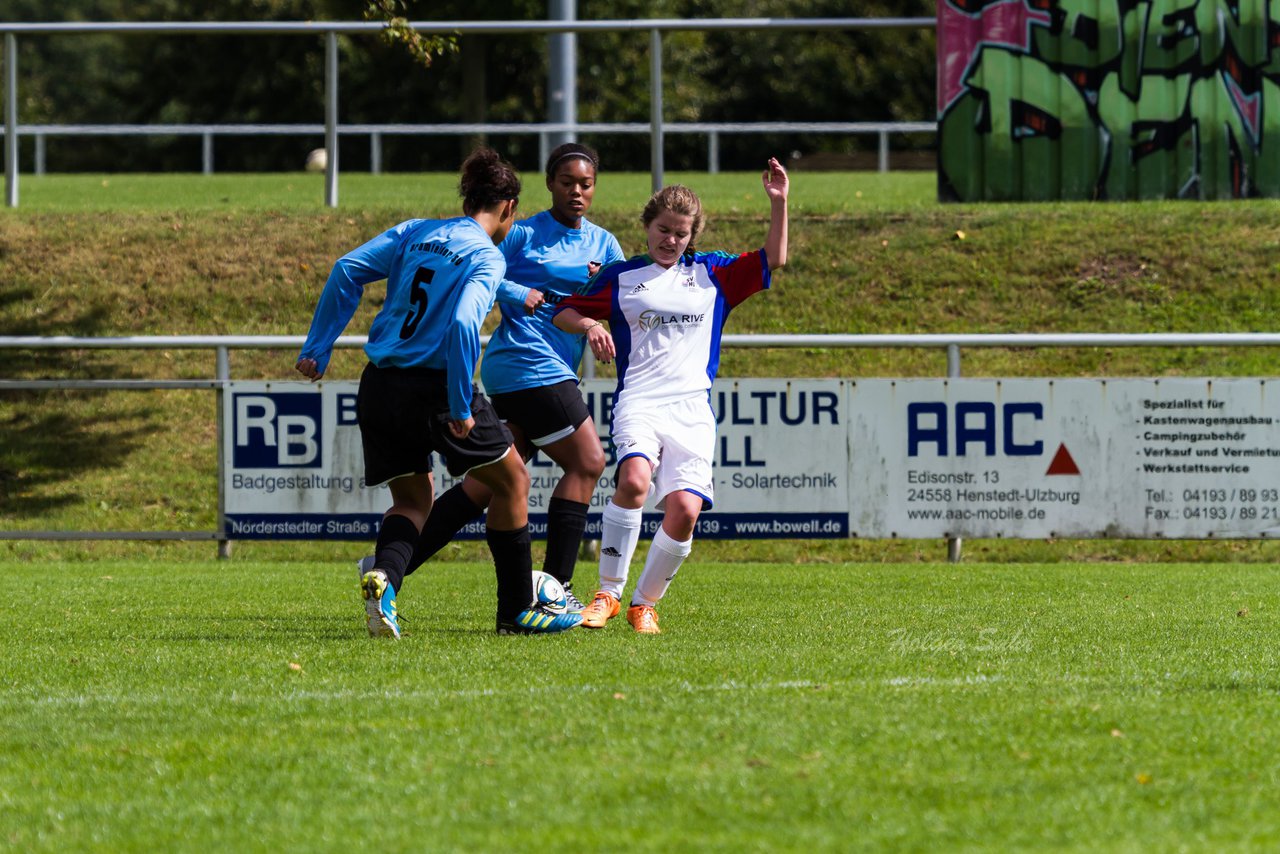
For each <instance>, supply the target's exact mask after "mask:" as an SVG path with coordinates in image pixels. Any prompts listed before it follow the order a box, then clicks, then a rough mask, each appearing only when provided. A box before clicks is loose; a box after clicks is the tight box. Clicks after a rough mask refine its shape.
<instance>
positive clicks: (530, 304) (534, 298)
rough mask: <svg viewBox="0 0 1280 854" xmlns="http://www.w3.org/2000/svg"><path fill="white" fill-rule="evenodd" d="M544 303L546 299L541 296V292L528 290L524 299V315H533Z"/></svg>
mask: <svg viewBox="0 0 1280 854" xmlns="http://www.w3.org/2000/svg"><path fill="white" fill-rule="evenodd" d="M546 301H547V300H546V298H544V297H543V296H542V291H540V290H538V289H537V288H530V289H529V295H528V296H527V297H525V298H524V313H525V314H533V313H534V312H535V311H537V310H538V309H539V308H540V307H541V306H542V305H544V304H545V303H546Z"/></svg>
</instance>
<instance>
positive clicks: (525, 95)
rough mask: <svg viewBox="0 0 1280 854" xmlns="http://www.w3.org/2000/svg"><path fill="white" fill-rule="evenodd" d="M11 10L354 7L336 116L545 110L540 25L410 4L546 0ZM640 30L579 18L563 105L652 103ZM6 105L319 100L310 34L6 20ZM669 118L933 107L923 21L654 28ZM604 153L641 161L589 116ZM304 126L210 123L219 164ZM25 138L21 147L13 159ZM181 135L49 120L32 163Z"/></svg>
mask: <svg viewBox="0 0 1280 854" xmlns="http://www.w3.org/2000/svg"><path fill="white" fill-rule="evenodd" d="M585 5H586V4H580V5H579V9H578V12H579V18H581V19H584V20H588V19H595V20H599V19H631V18H677V19H680V18H743V17H751V18H791V17H848V16H849V8H848V4H847V3H845V2H843V0H806V2H797V0H643V2H642V0H600V2H593V3H591V4H590V6H589V12H590V14H589V15H587V14H584V11H587V10H586V9H584V7H585ZM7 6H8V9H9V11H8V14H7V15H6V17H7V18H8V19H9V20H13V21H77V20H78V21H125V20H148V21H183V20H198V21H214V20H219V21H262V20H277V21H303V20H334V21H358V20H361V19H362V18H364V17H365V16H366V15H368V14H372V15H374V16H375V17H381V18H382V19H383V20H387V21H389V22H390V24H391V26H389V27H388V29H387V30H386V31H385V32H384V33H383V34H382V36H381V37H379V36H377V35H373V34H370V35H367V36H366V35H357V36H343V37H341V39H340V58H339V64H340V87H339V120H340V121H341V122H342V123H344V124H351V123H369V124H379V123H460V122H481V121H483V122H498V123H506V122H512V123H518V122H535V121H543V120H545V119H546V117H547V95H546V89H547V71H548V69H547V62H548V60H547V53H548V51H547V44H548V37H547V36H545V35H537V34H530V35H523V34H520V35H468V36H463V37H457V38H456V39H455V38H453V37H442V36H434V35H433V36H424V35H423V34H421V33H417V32H415V31H414V30H412V28H410V27H408V25H407V24H408V22H411V21H428V20H430V21H462V20H530V21H532V20H541V19H545V17H546V16H547V13H548V9H547V6H548V4H547V2H546V0H504V2H501V3H495V4H485V5H484V6H483V7H481V6H479V5H478V4H475V3H474V2H462V0H431V1H430V2H427V0H222V2H220V3H217V4H196V5H195V6H194V7H193V5H192V4H188V3H184V2H180V0H68V2H63V3H58V4H47V3H45V2H43V0H9V3H8V4H7ZM857 13H858V15H859V16H862V17H875V16H892V17H917V16H920V17H923V16H929V15H931V14H932V4H931V3H926V2H924V0H870V2H867V3H864V4H861V5H860V6H859V8H858V10H857ZM649 41H650V40H649V33H648V31H646V30H632V31H626V32H588V33H581V34H579V36H578V38H577V63H578V76H577V80H578V93H577V94H578V97H577V104H578V117H579V119H580V120H582V121H589V122H596V121H599V122H645V121H647V120H648V118H649ZM18 44H19V55H18V60H19V119H20V121H21V122H22V123H24V124H37V123H39V124H75V123H137V124H147V123H209V124H224V123H237V124H239V123H273V124H276V123H310V124H318V123H321V122H322V121H323V118H324V45H323V39H322V38H321V37H319V36H315V37H313V36H294V35H247V36H215V35H138V34H124V35H115V34H98V35H87V34H66V35H54V36H34V35H33V36H22V37H20V38H19V40H18ZM662 65H663V84H664V85H663V96H664V106H665V110H664V116H665V118H666V119H667V120H668V121H737V122H751V121H774V120H792V121H888V120H922V119H928V118H931V117H932V111H933V86H934V37H933V31H932V30H931V29H929V28H913V29H901V30H875V31H869V30H864V31H836V30H830V31H821V32H797V31H784V30H778V31H774V32H771V31H715V32H696V31H679V32H671V33H666V34H664V36H663V59H662ZM490 141H491V142H492V143H493V144H495V145H497V146H498V147H499V148H500V149H501V150H502V151H503V152H504V154H507V155H508V156H509V157H511V158H512V160H513V161H514V162H516V164H517V165H519V166H521V168H524V169H530V168H536V167H537V165H538V163H537V161H538V157H539V143H538V140H537V138H536V137H535V136H533V135H530V134H511V135H503V136H502V137H494V138H491V139H490ZM585 141H588V142H590V143H592V144H593V145H595V146H596V147H598V148H599V149H600V150H601V153H602V155H603V156H604V157H605V162H606V165H607V166H608V168H613V169H643V168H645V167H646V166H647V164H648V157H649V154H648V151H649V142H648V138H647V136H643V135H618V134H613V135H595V136H592V137H590V138H587V139H586V140H585ZM474 142H475V140H474V139H470V138H461V137H456V136H454V137H436V138H426V137H422V136H385V137H384V138H383V152H384V153H383V162H384V168H388V169H393V170H421V169H445V170H447V169H453V168H455V167H456V165H457V162H458V160H459V157H460V155H461V153H462V152H463V151H464V150H466V149H467V148H469V147H470V146H471V145H473V144H474ZM321 143H322V139H320V138H319V137H316V138H312V139H302V138H299V137H289V136H285V137H263V136H256V137H219V138H218V142H217V168H218V169H219V170H220V171H222V170H233V171H254V170H274V169H297V168H299V167H300V165H301V162H302V158H303V156H304V155H305V152H306V151H307V150H308V149H310V148H314V147H317V146H318V145H320V144H321ZM868 144H869V143H868V142H866V141H859V140H856V139H851V138H849V137H847V136H835V137H830V138H820V137H817V136H815V135H813V134H778V135H771V136H768V137H761V135H759V134H739V135H733V134H725V135H722V136H721V151H722V154H721V165H722V166H723V167H724V168H754V167H755V166H756V165H758V162H759V161H760V159H761V156H762V155H761V152H763V151H768V152H790V151H797V152H804V153H810V152H817V151H828V152H846V153H847V152H850V151H853V150H856V149H857V148H859V147H864V148H865V147H866V146H867V145H868ZM30 145H31V142H30V141H29V140H25V141H24V149H23V155H22V156H23V159H24V162H25V163H27V164H29V163H30V160H29V159H27V158H29V157H30ZM666 152H667V154H666V158H667V165H668V168H676V169H679V168H701V167H703V166H704V165H705V163H706V157H707V154H706V141H705V138H702V137H700V136H694V135H689V134H670V135H668V137H667V145H666ZM341 155H342V162H343V166H344V168H356V169H359V168H365V167H367V166H368V163H369V156H370V154H369V148H368V145H367V141H366V140H365V139H362V138H357V137H344V138H343V140H342V151H341ZM199 164H200V144H199V141H198V138H195V137H181V138H169V139H165V138H159V137H94V138H90V139H89V140H88V141H86V140H85V139H83V138H80V139H77V138H73V137H57V138H54V139H52V140H51V141H50V142H49V144H48V167H49V169H50V170H53V171H74V170H130V171H134V170H193V169H197V168H199Z"/></svg>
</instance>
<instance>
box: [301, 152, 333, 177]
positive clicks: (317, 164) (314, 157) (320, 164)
mask: <svg viewBox="0 0 1280 854" xmlns="http://www.w3.org/2000/svg"><path fill="white" fill-rule="evenodd" d="M328 165H329V155H328V154H326V153H325V150H324V149H323V148H316V149H312V150H311V151H310V152H308V153H307V163H306V168H307V171H308V172H323V171H324V170H325V167H327V166H328Z"/></svg>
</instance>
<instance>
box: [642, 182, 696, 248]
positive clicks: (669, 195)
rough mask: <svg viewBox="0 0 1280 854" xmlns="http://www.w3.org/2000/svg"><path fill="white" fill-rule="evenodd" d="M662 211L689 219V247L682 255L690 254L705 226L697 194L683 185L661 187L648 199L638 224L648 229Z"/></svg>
mask: <svg viewBox="0 0 1280 854" xmlns="http://www.w3.org/2000/svg"><path fill="white" fill-rule="evenodd" d="M663 211H671V212H672V213H674V214H680V215H682V216H687V217H689V221H690V228H689V245H688V246H686V247H685V250H684V254H686V255H690V254H692V253H693V252H694V244H695V243H697V241H698V235H700V234H702V227H703V226H704V225H705V224H706V218H705V217H704V216H703V215H702V200H701V199H699V198H698V194H697V193H695V192H694V191H693V190H690V189H689V188H688V187H686V186H684V185H683V184H672V185H671V186H670V187H663V188H662V189H661V190H659V191H658V192H656V193H654V194H653V195H652V196H650V197H649V201H648V203H647V204H646V205H645V206H644V212H643V213H642V214H640V222H641V223H642V224H643V225H644V227H645V228H648V227H649V223H651V222H653V221H654V220H655V219H657V218H658V214H660V213H662V212H663Z"/></svg>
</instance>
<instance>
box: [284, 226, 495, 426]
mask: <svg viewBox="0 0 1280 854" xmlns="http://www.w3.org/2000/svg"><path fill="white" fill-rule="evenodd" d="M506 267H507V264H506V261H505V260H504V259H503V257H502V253H501V252H499V251H498V248H497V247H496V246H494V245H493V239H492V238H491V237H490V236H489V235H488V233H486V232H485V230H484V229H483V228H481V227H480V224H479V223H477V222H476V221H475V220H474V219H472V218H470V217H465V216H463V217H455V218H453V219H444V220H430V219H412V220H408V221H406V222H402V223H400V224H399V225H397V226H396V227H394V228H392V229H389V230H388V231H386V232H384V233H383V234H381V235H379V236H378V237H375V238H374V239H373V240H370V241H369V242H368V243H366V244H364V245H363V246H360V247H359V248H357V249H354V250H352V251H351V252H348V253H347V254H346V255H343V256H342V257H341V258H339V259H338V262H337V263H336V264H334V267H333V272H331V273H330V274H329V279H328V281H326V282H325V285H324V290H323V291H322V292H321V294H320V300H319V303H318V304H317V306H316V313H315V317H314V318H313V319H312V321H311V330H310V331H309V332H308V333H307V340H306V343H305V344H303V347H302V354H301V356H300V358H303V359H315V360H316V367H317V370H318V371H319V372H320V373H323V372H324V371H325V369H326V368H327V367H328V364H329V357H330V355H331V354H332V352H333V342H334V341H336V340H337V338H338V336H339V335H341V334H342V332H343V330H345V329H346V328H347V324H348V323H350V322H351V318H352V316H353V315H354V314H355V311H356V308H357V307H358V306H359V305H360V298H361V296H362V295H363V294H364V286H365V285H367V284H369V283H371V282H376V281H378V280H379V279H386V280H387V299H386V302H385V303H384V304H383V306H382V309H381V310H380V311H379V312H378V315H377V317H375V318H374V319H373V325H372V326H370V328H369V343H368V344H366V345H365V348H364V351H365V354H366V355H367V356H368V357H369V361H371V362H373V364H375V365H377V366H378V367H380V368H386V367H401V368H408V367H420V368H433V369H436V370H442V371H446V372H447V373H448V376H449V411H450V414H451V415H452V417H453V418H455V419H458V420H460V421H461V420H465V419H467V418H470V417H471V393H472V383H473V377H474V375H475V369H476V363H477V362H478V361H479V360H480V326H481V324H482V323H483V322H484V318H485V315H487V314H488V313H489V310H490V309H492V308H493V303H494V298H495V296H496V294H497V291H498V285H499V283H501V281H502V277H503V274H504V273H505V272H506Z"/></svg>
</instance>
